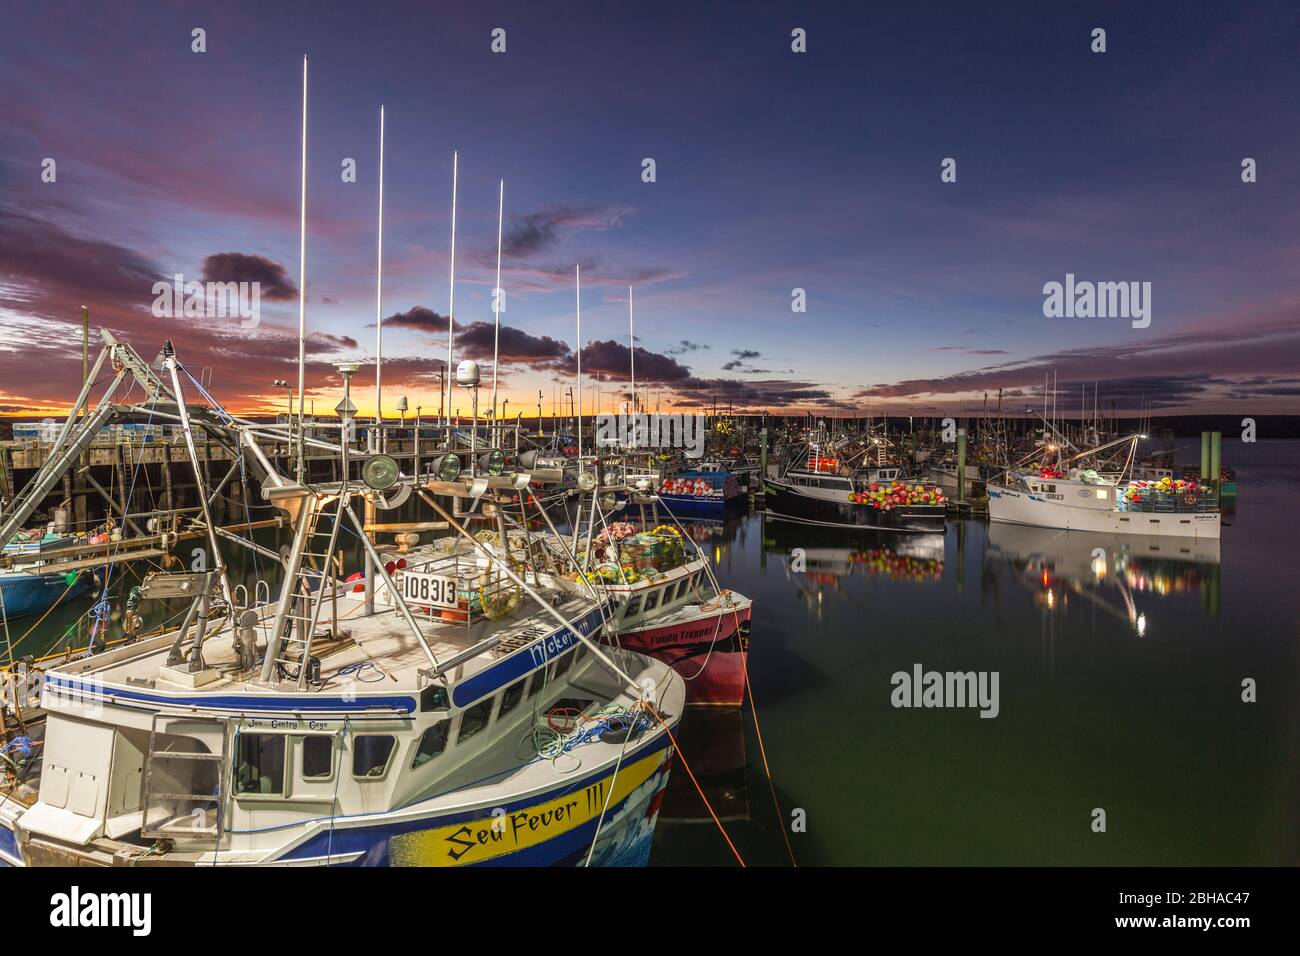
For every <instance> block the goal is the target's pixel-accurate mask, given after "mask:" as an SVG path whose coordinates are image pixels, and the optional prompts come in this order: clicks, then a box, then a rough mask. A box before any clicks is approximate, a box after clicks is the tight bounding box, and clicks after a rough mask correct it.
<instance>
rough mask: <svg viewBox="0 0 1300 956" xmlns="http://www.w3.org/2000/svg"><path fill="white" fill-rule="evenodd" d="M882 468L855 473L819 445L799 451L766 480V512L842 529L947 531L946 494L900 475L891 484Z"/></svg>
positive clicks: (764, 487) (780, 516)
mask: <svg viewBox="0 0 1300 956" xmlns="http://www.w3.org/2000/svg"><path fill="white" fill-rule="evenodd" d="M881 467H884V466H879V465H877V466H873V468H875V469H876V470H877V471H876V475H875V477H874V479H873V476H872V475H871V474H868V473H867V472H865V471H861V470H859V471H856V472H855V471H850V469H849V467H848V464H847V463H846V462H844V461H841V459H839V458H838V457H835V456H829V455H824V454H820V453H819V452H818V450H817V449H816V447H815V446H808V447H806V448H803V449H800V450H799V451H797V452H796V453H795V455H794V456H793V457H792V458H791V459H790V460H789V461H788V463H787V465H786V467H785V468H784V469H783V470H782V471H781V472H780V474H779V476H774V475H769V476H768V477H766V478H765V479H764V481H763V492H764V496H765V502H766V507H767V513H768V514H769V515H772V516H773V517H777V518H783V519H787V520H790V521H800V522H804V523H806V524H814V525H826V526H833V527H839V528H880V529H887V530H892V531H919V532H933V531H935V530H936V529H939V530H942V528H943V523H944V518H945V515H946V512H947V508H946V504H945V502H946V497H945V496H944V495H943V493H942V492H941V491H940V490H939V489H938V488H934V487H929V488H926V487H924V486H922V485H918V484H913V483H912V482H910V481H904V480H903V479H902V478H901V477H893V478H890V479H888V481H887V483H886V479H885V477H884V476H883V474H881V473H880V472H879V468H881ZM891 467H892V466H891ZM891 473H892V472H891ZM899 474H901V471H900V472H899ZM876 479H878V480H876Z"/></svg>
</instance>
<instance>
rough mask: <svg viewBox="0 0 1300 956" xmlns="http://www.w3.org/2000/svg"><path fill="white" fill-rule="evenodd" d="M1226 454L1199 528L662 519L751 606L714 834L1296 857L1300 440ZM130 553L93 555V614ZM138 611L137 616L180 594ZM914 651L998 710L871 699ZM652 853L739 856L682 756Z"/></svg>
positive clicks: (1137, 860) (756, 858)
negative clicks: (680, 526)
mask: <svg viewBox="0 0 1300 956" xmlns="http://www.w3.org/2000/svg"><path fill="white" fill-rule="evenodd" d="M1188 449H1191V450H1188ZM1194 452H1195V449H1194V448H1192V447H1191V446H1187V447H1185V448H1183V449H1182V450H1181V451H1180V458H1182V459H1184V460H1186V459H1190V458H1193V457H1194ZM1225 458H1227V460H1228V461H1229V463H1230V464H1232V466H1233V467H1234V468H1235V469H1236V472H1237V474H1238V478H1239V484H1240V494H1239V497H1238V499H1237V501H1236V502H1235V504H1233V503H1231V502H1230V503H1229V504H1230V508H1229V510H1228V511H1227V512H1226V513H1225V518H1224V528H1223V536H1222V540H1221V541H1220V542H1219V543H1218V544H1217V546H1202V545H1195V544H1189V543H1187V542H1169V543H1168V544H1165V543H1161V544H1160V546H1159V548H1158V549H1156V548H1153V547H1150V546H1148V545H1147V544H1145V543H1143V542H1141V541H1128V542H1125V541H1120V540H1118V539H1113V538H1102V539H1098V540H1092V539H1090V538H1087V537H1084V536H1082V535H1080V534H1079V533H1074V534H1066V533H1062V532H1053V531H1046V530H1040V529H1028V528H1017V527H1012V526H1007V525H993V526H990V525H988V524H986V523H984V522H982V521H978V520H964V521H960V522H952V521H950V522H949V523H948V526H947V529H946V531H945V533H943V534H941V535H940V534H933V535H904V534H890V533H872V532H855V533H846V534H845V535H844V536H840V535H837V534H834V533H828V532H827V531H826V530H825V529H818V528H812V527H806V526H801V525H795V524H790V523H787V522H782V521H779V520H774V519H770V518H768V517H766V516H764V515H762V514H761V513H747V514H744V515H741V516H738V517H735V518H732V519H730V520H728V521H727V522H725V523H709V522H700V521H694V522H689V523H687V522H684V525H685V526H686V528H687V529H688V531H689V532H690V534H691V535H692V536H693V537H694V538H695V539H696V540H697V541H698V542H699V543H700V544H701V546H702V547H703V549H704V550H705V551H706V552H707V553H709V554H710V555H711V557H712V558H713V559H714V561H715V563H716V566H717V571H718V575H719V578H720V580H721V581H722V582H723V584H724V585H726V586H728V587H732V588H735V589H736V590H738V591H740V592H742V593H744V594H746V595H748V596H750V597H752V598H753V599H754V601H755V614H754V624H753V633H752V636H751V642H750V654H749V658H748V660H749V678H750V683H751V690H752V703H754V704H755V705H756V707H755V708H754V710H753V711H751V709H750V707H749V706H748V705H747V706H746V708H745V711H744V712H743V713H742V714H736V713H734V712H723V711H709V710H700V711H694V712H691V713H689V714H688V715H687V718H686V720H685V721H684V723H683V725H682V727H681V731H680V743H681V749H682V751H683V753H684V756H685V758H686V761H687V762H688V763H689V765H690V767H691V770H692V772H693V773H694V775H695V777H696V779H697V781H698V783H699V786H700V788H701V789H702V790H703V791H704V793H705V795H706V796H707V798H708V800H709V804H710V806H711V807H712V810H713V811H714V813H716V815H717V817H718V819H719V820H720V821H721V824H722V826H723V827H724V828H725V829H726V831H727V834H728V836H729V837H730V839H731V841H732V842H733V843H734V845H735V848H736V851H737V853H738V854H739V855H740V856H741V857H743V858H744V860H745V862H746V863H749V864H751V865H753V864H760V865H788V864H789V861H790V859H789V853H788V851H787V846H786V841H785V839H783V834H782V832H781V828H783V827H784V828H786V829H787V830H789V829H790V828H791V827H792V824H793V828H794V829H793V832H788V836H789V844H790V849H791V850H792V852H793V855H794V857H795V858H796V859H797V860H798V862H799V864H801V865H854V864H861V865H874V864H881V865H896V864H908V865H924V864H967V865H1010V864H1042V865H1063V864H1077V865H1190V864H1197V865H1247V864H1272V865H1284V864H1293V863H1294V862H1295V860H1296V858H1297V855H1298V854H1300V829H1298V828H1297V822H1296V820H1297V817H1296V813H1295V809H1296V807H1297V806H1300V643H1298V642H1297V620H1298V619H1300V616H1298V615H1297V604H1298V595H1300V587H1297V585H1300V546H1298V545H1297V542H1298V541H1300V505H1298V504H1297V497H1296V494H1295V487H1296V485H1295V483H1296V479H1297V475H1300V442H1281V441H1261V442H1259V443H1257V444H1237V443H1233V447H1232V449H1231V453H1230V454H1228V453H1226V452H1225ZM265 516H266V515H265V514H256V515H255V516H254V517H265ZM256 537H257V540H259V541H261V542H262V543H264V544H266V545H267V546H268V547H271V548H272V549H273V550H274V549H276V548H278V547H279V545H280V544H281V543H283V541H286V540H288V538H287V533H285V532H278V533H277V532H275V531H266V532H259V533H258V534H257V536H256ZM201 552H202V541H194V542H185V543H184V544H183V545H182V546H181V547H180V548H178V550H177V555H178V557H179V558H180V559H181V560H182V562H183V563H184V564H186V565H189V564H191V563H192V562H194V561H196V560H199V561H201V560H205V558H206V556H204V555H202V554H201ZM227 556H228V558H229V560H230V561H231V566H232V572H233V576H234V578H235V579H236V580H238V581H242V582H244V583H245V584H246V586H247V587H248V588H249V590H250V591H251V590H252V589H253V587H254V582H255V581H256V580H257V579H258V578H259V577H261V578H264V579H267V578H269V579H271V580H272V581H273V582H274V581H275V580H277V579H276V578H275V577H274V570H273V568H272V567H271V566H270V562H268V560H267V558H266V557H262V556H258V557H256V558H254V557H253V555H252V553H251V552H246V551H242V550H240V549H238V548H237V547H235V546H233V545H232V546H231V547H230V548H229V549H227ZM348 556H349V557H348V570H349V571H351V570H354V569H355V568H356V567H357V560H356V549H355V548H349V549H348ZM145 570H147V569H145V568H143V567H142V568H139V569H126V568H119V569H117V570H116V571H115V572H114V578H115V580H114V581H113V582H112V585H111V587H110V593H111V594H113V595H114V596H115V597H114V600H113V602H112V604H113V609H114V610H113V612H112V613H113V615H114V618H117V617H120V610H118V609H119V608H120V605H121V597H122V596H123V593H124V589H125V588H129V587H130V586H131V585H133V584H135V583H138V574H143V573H144V571H145ZM273 586H278V585H274V584H273ZM93 601H94V599H93V597H82V598H77V599H75V600H71V601H69V602H68V603H67V605H66V606H63V605H61V606H59V607H57V608H56V609H55V610H54V611H53V612H51V613H50V614H49V615H48V616H47V617H46V618H44V619H43V620H41V621H40V622H39V623H35V622H34V621H33V620H32V619H22V620H18V621H12V622H10V624H9V630H10V635H11V637H12V638H13V640H14V641H15V642H16V643H17V642H19V641H21V643H18V646H16V648H15V653H16V655H17V656H19V657H21V656H23V655H25V654H34V655H39V654H41V653H44V652H47V651H49V650H51V649H54V648H57V647H59V646H60V645H61V644H62V643H63V642H65V641H67V640H69V639H74V638H75V636H76V632H77V627H78V624H77V622H78V621H79V620H82V619H84V616H85V614H86V611H87V609H88V607H89V606H90V605H91V604H92V603H93ZM143 610H144V611H145V614H146V626H147V627H153V626H156V625H157V624H159V623H161V622H162V621H163V620H164V619H165V618H166V617H167V616H168V615H170V614H174V613H176V610H177V609H171V608H167V607H161V608H154V607H151V606H149V605H146V606H145V607H144V608H143ZM33 625H34V627H33ZM115 633H116V623H114V626H113V628H112V629H111V630H110V636H112V635H113V634H115ZM918 669H919V671H920V672H922V673H924V672H930V671H936V672H941V673H947V672H962V673H965V672H974V673H976V674H981V675H984V677H985V678H986V679H987V681H986V684H985V685H984V686H986V687H987V688H989V689H990V690H991V689H993V688H996V694H995V695H994V701H995V704H996V706H995V707H991V706H989V707H983V708H981V707H980V706H978V704H977V702H974V701H967V703H968V704H976V705H975V706H945V707H925V706H910V707H901V706H895V703H897V702H898V696H897V694H896V693H895V691H896V679H895V675H897V674H906V675H909V676H910V675H912V674H913V673H914V672H916V671H917V670H918ZM994 675H996V683H995V684H994V683H993V682H992V680H993V677H994ZM1252 696H1253V700H1244V699H1243V697H1247V698H1249V697H1252ZM948 702H949V703H951V702H952V701H951V700H949V701H948ZM982 710H983V712H985V713H987V714H989V716H987V717H985V716H981V711H982ZM755 712H756V715H757V721H758V723H757V729H756V726H755V720H754V715H755ZM994 712H996V716H993V714H994ZM758 731H761V746H760V738H759V733H758ZM764 752H765V753H766V766H767V767H769V768H770V770H771V775H772V780H771V782H769V779H768V776H767V773H766V772H765V769H764V768H765V761H764V757H763V754H764ZM778 807H779V809H778ZM1098 811H1102V813H1103V815H1102V816H1099V814H1098ZM1101 819H1104V831H1103V830H1099V827H1098V821H1099V820H1101ZM651 863H652V864H659V865H684V864H693V865H710V864H716V865H734V864H735V855H733V852H732V850H731V849H730V848H729V847H728V844H727V842H726V841H725V840H724V838H723V836H722V834H721V833H719V829H718V825H717V824H716V823H715V822H714V820H713V819H712V816H711V815H710V812H709V810H708V809H706V808H705V806H704V804H703V802H702V801H701V799H700V797H699V796H698V794H697V793H696V788H695V786H694V785H693V784H692V782H691V780H690V778H689V776H688V775H687V774H686V773H685V771H684V768H683V767H682V766H681V765H680V763H679V764H678V766H677V768H676V770H675V771H674V776H673V783H672V785H671V787H670V793H669V795H668V797H667V799H666V801H665V804H664V807H663V810H662V814H661V817H660V822H659V826H658V829H657V831H656V834H655V844H654V850H653V853H652V857H651Z"/></svg>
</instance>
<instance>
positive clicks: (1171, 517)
mask: <svg viewBox="0 0 1300 956" xmlns="http://www.w3.org/2000/svg"><path fill="white" fill-rule="evenodd" d="M989 520H990V521H996V522H1005V523H1007V524H1021V525H1029V526H1031V527H1036V528H1060V529H1062V530H1065V531H1090V532H1098V533H1101V534H1141V535H1152V536H1157V537H1170V538H1173V537H1177V538H1218V537H1219V525H1220V522H1219V513H1218V512H1217V511H1207V512H1154V511H1127V512H1125V511H1116V510H1113V509H1109V508H1095V507H1093V508H1090V507H1079V506H1075V505H1072V504H1070V503H1069V502H1068V501H1051V500H1048V499H1047V498H1045V497H1044V496H1042V495H1038V494H1033V493H1031V492H1027V491H1020V490H1017V489H1014V488H1006V487H1001V486H997V485H990V486H989Z"/></svg>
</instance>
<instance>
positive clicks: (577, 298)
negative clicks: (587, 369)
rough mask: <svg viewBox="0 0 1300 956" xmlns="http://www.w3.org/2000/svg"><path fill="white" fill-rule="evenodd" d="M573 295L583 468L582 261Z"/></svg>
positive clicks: (579, 435) (579, 464)
mask: <svg viewBox="0 0 1300 956" xmlns="http://www.w3.org/2000/svg"><path fill="white" fill-rule="evenodd" d="M573 295H574V299H575V301H576V302H577V305H578V469H579V470H581V469H582V263H580V262H579V263H577V264H576V265H574V267H573Z"/></svg>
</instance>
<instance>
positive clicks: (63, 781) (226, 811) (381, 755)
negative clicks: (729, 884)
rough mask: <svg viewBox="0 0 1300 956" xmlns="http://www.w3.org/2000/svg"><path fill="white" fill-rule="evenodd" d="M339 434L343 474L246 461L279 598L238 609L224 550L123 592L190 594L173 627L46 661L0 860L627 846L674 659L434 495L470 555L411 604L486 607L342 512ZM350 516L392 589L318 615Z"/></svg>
mask: <svg viewBox="0 0 1300 956" xmlns="http://www.w3.org/2000/svg"><path fill="white" fill-rule="evenodd" d="M167 360H168V361H173V359H172V358H171V357H170V356H169V357H168V359H167ZM353 370H354V367H353ZM346 379H347V374H346V373H345V382H346ZM349 405H350V402H348V401H347V392H346V385H345V400H344V403H342V404H341V405H340V409H341V411H340V414H341V415H345V416H346V413H345V411H343V410H344V409H345V408H346V407H347V406H349ZM181 407H182V408H183V406H181ZM182 414H184V413H183V412H182ZM343 426H344V427H346V422H344V423H343ZM231 427H232V428H234V429H235V430H237V431H238V430H241V428H242V426H239V425H238V423H233V424H232V426H231ZM336 447H337V450H338V451H339V452H340V453H341V455H342V464H343V468H342V474H343V475H344V476H345V478H344V480H343V481H342V482H341V483H334V484H328V485H316V486H308V485H304V484H300V483H298V482H295V481H292V480H290V479H287V478H285V477H283V476H280V475H278V474H277V473H275V472H274V470H270V469H268V470H267V472H266V480H265V482H264V485H263V494H264V496H265V497H266V498H267V499H268V500H269V501H270V502H271V503H272V504H275V505H276V506H277V507H280V508H281V509H283V510H284V511H285V512H286V513H287V514H288V515H289V516H290V517H291V519H292V522H293V526H294V529H295V531H294V540H293V544H292V546H291V548H290V549H289V551H288V554H287V556H286V559H285V583H284V585H283V586H282V588H281V594H280V597H279V599H278V600H277V601H274V602H267V603H266V604H264V605H261V606H256V607H251V608H243V609H239V608H236V606H235V602H234V600H233V599H232V598H231V596H230V591H229V587H228V582H226V581H225V580H224V573H223V570H222V568H223V565H222V564H221V563H220V561H219V560H218V563H217V567H216V568H215V569H214V570H212V571H204V572H172V573H166V572H160V573H155V574H151V575H149V576H148V577H147V578H146V580H145V582H144V584H143V586H142V591H143V594H142V597H143V599H144V600H146V601H147V600H152V599H159V598H177V597H180V596H184V597H187V598H189V599H191V604H190V607H189V610H188V612H187V614H186V616H185V620H184V622H183V624H182V625H181V626H180V627H179V628H173V629H171V630H168V631H165V632H163V633H159V634H156V635H154V636H151V637H147V638H143V639H141V640H139V641H136V642H132V643H128V644H124V645H121V646H118V647H114V648H112V649H110V650H108V651H106V652H104V653H100V654H94V655H89V656H85V657H82V658H80V659H74V660H71V661H69V662H67V663H62V664H59V665H57V666H54V667H51V668H49V669H48V670H46V671H45V672H44V675H43V691H42V703H43V707H44V712H45V717H44V722H43V729H44V746H43V754H42V757H41V761H40V766H39V770H38V771H37V773H36V778H35V786H34V787H33V786H32V785H31V783H32V781H30V780H29V781H27V784H28V785H27V787H26V789H25V790H24V791H23V792H24V793H28V794H31V793H33V792H34V798H32V799H29V800H23V799H21V798H20V799H15V800H10V801H8V802H6V803H5V804H4V805H3V806H0V852H2V853H3V854H4V857H5V859H6V861H7V862H10V863H14V862H19V863H21V864H23V865H29V866H30V865H135V866H177V865H181V866H184V865H193V866H198V865H204V866H207V865H232V866H238V865H284V866H301V865H440V866H452V865H474V864H485V865H497V864H506V865H524V864H527V865H534V864H586V865H622V864H643V863H645V862H646V860H647V858H648V854H649V849H650V843H651V838H652V835H653V831H654V825H655V821H656V818H657V813H658V807H659V804H660V801H661V797H662V794H663V792H664V789H665V787H666V784H667V779H668V774H669V768H670V765H671V761H672V758H673V756H674V752H675V750H674V744H673V740H672V734H671V728H672V727H674V726H675V725H676V724H677V722H678V721H679V720H680V717H681V714H682V712H683V709H684V706H685V685H684V682H683V681H682V680H681V678H680V677H678V676H677V674H676V673H675V672H674V671H673V670H672V668H670V667H669V666H667V665H665V664H663V663H661V662H659V661H655V660H653V659H651V658H649V657H647V656H645V655H641V654H637V653H635V652H632V651H628V650H625V649H618V648H611V647H609V646H607V645H603V644H601V643H599V640H600V638H601V637H602V635H603V630H604V628H605V626H606V625H607V622H608V620H609V615H610V613H611V607H610V602H609V601H608V599H607V598H606V597H604V596H603V595H602V594H600V592H599V591H598V590H597V589H595V588H592V587H589V586H586V585H585V584H584V583H583V582H580V581H569V580H567V579H566V578H564V577H562V576H556V575H551V574H548V573H546V571H545V570H544V569H542V568H540V567H536V566H521V567H515V566H511V564H510V563H509V562H501V561H497V560H495V556H494V554H493V553H492V552H491V551H490V550H489V549H487V548H486V547H485V546H484V545H483V544H482V543H481V542H479V541H477V540H476V539H475V537H474V536H473V535H471V534H470V533H469V532H468V530H467V529H466V528H465V527H464V526H463V525H461V524H460V523H459V522H456V521H455V519H454V517H453V516H451V515H450V514H448V515H447V518H448V520H449V522H451V523H454V525H455V529H456V532H457V534H459V535H460V537H461V538H462V539H463V541H464V543H465V546H466V547H468V548H472V549H474V551H475V552H476V553H477V554H478V556H479V558H481V559H482V564H480V563H478V562H475V563H473V564H467V565H464V566H463V567H457V566H453V567H452V568H451V569H450V570H451V571H452V573H448V574H441V575H436V574H435V575H431V577H430V579H426V580H427V581H428V583H429V585H430V587H432V588H433V589H434V590H435V592H436V593H434V594H431V595H430V597H429V604H430V606H431V607H432V608H436V609H437V610H439V611H442V610H456V609H457V608H458V606H459V597H460V596H461V595H462V594H466V595H468V594H475V595H477V596H478V599H479V602H480V606H481V608H482V609H483V612H482V613H480V614H477V615H472V616H471V615H468V614H467V615H464V616H459V615H453V616H451V617H448V616H445V615H443V614H441V613H437V614H422V613H419V608H418V607H412V605H411V604H409V603H408V602H406V601H405V599H404V598H403V596H402V590H401V589H399V588H398V587H397V585H396V584H395V582H394V580H393V578H392V576H391V575H390V574H389V573H388V571H387V568H386V566H385V562H384V561H383V558H382V556H381V555H380V554H379V553H378V552H377V551H376V550H375V548H374V545H373V544H372V543H371V542H370V540H369V538H368V537H367V535H366V534H365V532H364V525H363V524H362V523H361V521H360V520H359V519H358V518H357V516H356V514H355V512H354V510H353V507H352V503H351V502H352V498H353V497H354V496H355V497H362V496H369V494H370V491H371V490H373V488H372V489H361V488H358V489H356V490H354V489H353V488H352V487H351V486H350V485H349V483H348V481H347V480H346V476H347V475H348V473H349V471H348V450H347V449H348V445H347V443H346V442H344V443H342V444H341V445H339V446H336ZM443 461H444V463H445V461H446V456H444V459H443ZM262 464H263V465H265V462H262ZM372 473H373V470H371V471H367V470H365V469H363V474H372ZM401 481H403V482H407V483H409V482H413V481H415V479H409V478H402V479H401ZM385 483H387V484H389V485H390V487H389V489H388V496H387V497H388V499H389V500H391V499H393V498H395V497H397V495H394V494H393V492H392V490H391V483H389V482H385ZM489 486H490V487H489ZM420 487H421V490H422V491H426V492H427V493H428V494H429V495H430V497H431V499H432V497H433V496H435V495H436V496H438V497H440V498H443V499H446V498H449V497H450V498H454V499H460V500H465V501H482V500H483V499H484V497H485V495H486V496H491V497H493V498H496V497H501V496H505V495H507V493H508V490H512V491H513V492H515V494H516V497H517V495H518V492H519V491H521V490H522V488H526V487H527V481H526V480H525V481H523V482H522V483H521V481H520V480H519V477H518V476H514V475H503V476H493V478H492V479H491V480H488V479H483V478H479V477H477V476H473V475H472V474H471V475H469V476H466V477H465V478H461V477H460V476H459V475H456V476H449V475H448V474H447V473H446V471H443V472H442V473H441V474H440V477H438V478H432V479H426V480H422V483H421V486H420ZM519 505H520V507H521V508H522V507H523V503H522V501H520V502H519ZM502 520H504V519H502ZM345 524H346V525H350V526H351V528H350V530H351V531H352V532H355V533H356V535H357V537H358V538H359V539H360V540H361V541H362V543H363V546H364V547H365V549H366V554H367V557H368V558H369V561H370V563H371V564H372V566H373V567H374V568H375V573H376V575H377V576H378V577H379V578H381V579H382V580H383V582H384V584H385V586H386V588H387V590H388V593H389V594H390V595H391V597H392V600H393V606H392V607H391V608H385V609H377V610H376V611H375V612H374V613H361V614H357V615H355V616H353V615H352V614H344V615H340V614H339V612H338V607H339V605H338V602H337V597H338V595H339V592H340V591H341V590H343V589H345V588H348V587H349V586H348V585H347V584H346V583H345V582H342V581H338V580H336V578H335V577H334V575H333V573H332V571H330V568H331V564H330V562H329V561H328V560H326V556H330V555H333V554H334V553H335V550H336V549H335V545H336V543H337V541H338V535H339V530H340V528H341V527H343V526H344V525H345ZM210 544H211V545H212V547H213V550H214V552H215V553H217V554H219V549H218V547H217V541H216V538H215V537H213V538H212V539H211V540H210ZM487 564H491V566H492V568H493V571H492V573H491V574H489V575H487V576H486V577H485V575H484V573H483V566H484V565H487ZM443 570H447V569H445V568H444V569H443ZM327 609H328V610H327ZM353 610H361V611H365V610H367V608H366V606H365V605H361V606H360V607H359V608H358V607H356V606H353ZM13 789H14V788H12V787H11V788H10V790H13Z"/></svg>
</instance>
